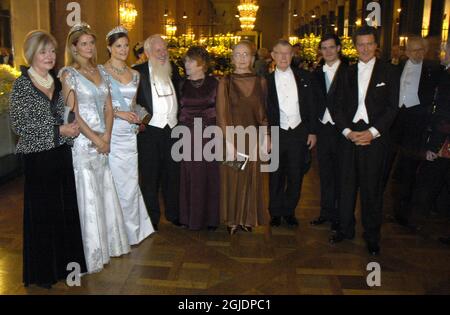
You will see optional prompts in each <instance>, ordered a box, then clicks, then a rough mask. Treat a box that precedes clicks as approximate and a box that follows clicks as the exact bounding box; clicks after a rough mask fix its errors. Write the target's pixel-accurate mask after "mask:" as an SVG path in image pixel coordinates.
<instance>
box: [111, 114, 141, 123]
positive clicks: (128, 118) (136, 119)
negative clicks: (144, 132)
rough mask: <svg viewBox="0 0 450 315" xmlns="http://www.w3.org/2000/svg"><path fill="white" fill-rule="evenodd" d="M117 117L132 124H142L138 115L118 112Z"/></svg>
mask: <svg viewBox="0 0 450 315" xmlns="http://www.w3.org/2000/svg"><path fill="white" fill-rule="evenodd" d="M115 116H116V117H118V118H120V119H123V120H126V121H128V122H129V123H130V124H140V123H141V120H140V119H139V117H138V115H136V113H133V112H116V114H115Z"/></svg>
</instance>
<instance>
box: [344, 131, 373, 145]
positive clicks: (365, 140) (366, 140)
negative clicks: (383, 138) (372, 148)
mask: <svg viewBox="0 0 450 315" xmlns="http://www.w3.org/2000/svg"><path fill="white" fill-rule="evenodd" d="M347 138H349V139H350V140H351V141H352V142H353V143H354V144H356V145H360V146H367V145H370V144H371V143H372V141H373V139H374V137H373V135H372V133H371V132H370V130H366V131H361V132H357V131H352V132H351V133H350V134H349V135H348V136H347Z"/></svg>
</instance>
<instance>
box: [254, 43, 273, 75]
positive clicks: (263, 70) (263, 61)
mask: <svg viewBox="0 0 450 315" xmlns="http://www.w3.org/2000/svg"><path fill="white" fill-rule="evenodd" d="M257 57H258V60H256V62H255V72H256V74H257V75H258V76H260V77H265V76H267V75H268V74H269V67H270V63H271V62H272V57H271V56H270V52H269V50H268V49H267V48H260V49H258V52H257Z"/></svg>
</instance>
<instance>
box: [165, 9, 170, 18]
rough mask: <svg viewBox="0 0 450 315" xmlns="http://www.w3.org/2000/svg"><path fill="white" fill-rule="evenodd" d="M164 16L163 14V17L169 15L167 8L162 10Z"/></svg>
mask: <svg viewBox="0 0 450 315" xmlns="http://www.w3.org/2000/svg"><path fill="white" fill-rule="evenodd" d="M164 16H165V17H168V16H169V10H168V9H165V10H164Z"/></svg>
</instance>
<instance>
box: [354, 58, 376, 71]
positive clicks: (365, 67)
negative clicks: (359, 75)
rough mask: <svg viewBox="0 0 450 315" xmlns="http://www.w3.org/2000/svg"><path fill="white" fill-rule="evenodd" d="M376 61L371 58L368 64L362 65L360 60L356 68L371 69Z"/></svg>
mask: <svg viewBox="0 0 450 315" xmlns="http://www.w3.org/2000/svg"><path fill="white" fill-rule="evenodd" d="M376 60H377V58H376V57H373V58H372V59H370V61H369V62H368V63H364V62H362V61H361V60H360V61H359V62H358V68H359V69H368V68H371V67H373V66H374V65H375V61H376Z"/></svg>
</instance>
